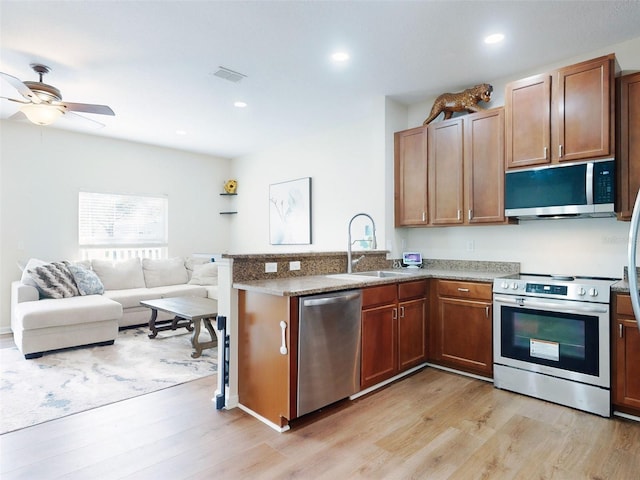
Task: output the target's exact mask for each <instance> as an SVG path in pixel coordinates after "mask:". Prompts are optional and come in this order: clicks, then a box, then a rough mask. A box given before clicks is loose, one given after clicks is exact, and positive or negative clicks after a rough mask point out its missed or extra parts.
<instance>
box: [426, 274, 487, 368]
mask: <svg viewBox="0 0 640 480" xmlns="http://www.w3.org/2000/svg"><path fill="white" fill-rule="evenodd" d="M434 282H435V289H434V298H433V300H434V301H433V304H434V307H433V308H434V312H433V314H432V315H431V324H430V331H431V335H430V338H431V345H430V352H431V356H430V358H431V360H432V361H434V362H435V363H438V364H441V365H444V366H447V367H451V368H454V369H457V370H462V371H465V372H469V373H474V374H477V375H482V376H485V377H492V376H493V341H492V331H493V325H492V293H491V284H485V283H479V282H466V281H453V280H434Z"/></svg>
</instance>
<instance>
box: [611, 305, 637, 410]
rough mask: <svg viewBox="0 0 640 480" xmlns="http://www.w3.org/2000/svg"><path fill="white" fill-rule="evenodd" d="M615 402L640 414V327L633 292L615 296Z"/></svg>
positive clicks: (613, 355)
mask: <svg viewBox="0 0 640 480" xmlns="http://www.w3.org/2000/svg"><path fill="white" fill-rule="evenodd" d="M613 312H614V315H613V321H612V322H611V339H612V342H611V343H612V348H613V351H612V354H611V358H612V369H611V370H612V378H611V389H612V403H613V407H614V409H615V410H619V411H623V412H627V413H631V414H633V415H640V331H639V330H638V324H637V323H636V319H635V317H634V315H633V309H632V308H631V298H630V297H629V295H625V294H616V295H614V297H613Z"/></svg>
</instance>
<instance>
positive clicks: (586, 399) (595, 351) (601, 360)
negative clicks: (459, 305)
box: [493, 274, 615, 417]
mask: <svg viewBox="0 0 640 480" xmlns="http://www.w3.org/2000/svg"><path fill="white" fill-rule="evenodd" d="M614 282H615V280H609V279H595V278H584V277H583V278H575V277H568V276H547V275H524V274H522V275H519V276H513V277H509V278H498V279H496V280H495V281H494V282H493V360H494V366H493V372H494V385H495V386H496V387H498V388H501V389H505V390H510V391H513V392H517V393H522V394H525V395H529V396H532V397H536V398H541V399H543V400H548V401H550V402H554V403H559V404H561V405H567V406H569V407H573V408H577V409H579V410H584V411H587V412H591V413H595V414H598V415H601V416H603V417H609V416H611V398H610V397H611V378H610V361H609V350H610V346H609V322H610V319H609V299H610V287H611V285H612V284H613V283H614Z"/></svg>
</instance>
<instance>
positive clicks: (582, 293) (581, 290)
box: [578, 287, 587, 297]
mask: <svg viewBox="0 0 640 480" xmlns="http://www.w3.org/2000/svg"><path fill="white" fill-rule="evenodd" d="M586 294H587V291H586V290H585V289H584V288H582V287H580V288H579V289H578V295H580V296H581V297H584V296H585V295H586Z"/></svg>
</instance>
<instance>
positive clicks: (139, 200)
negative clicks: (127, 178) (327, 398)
mask: <svg viewBox="0 0 640 480" xmlns="http://www.w3.org/2000/svg"><path fill="white" fill-rule="evenodd" d="M168 206H169V201H168V198H167V197H160V196H142V195H120V194H110V193H94V192H80V195H79V201H78V242H79V244H80V249H81V250H82V252H83V257H84V258H113V259H124V258H131V257H153V258H161V257H166V251H167V243H168V235H167V216H168Z"/></svg>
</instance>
